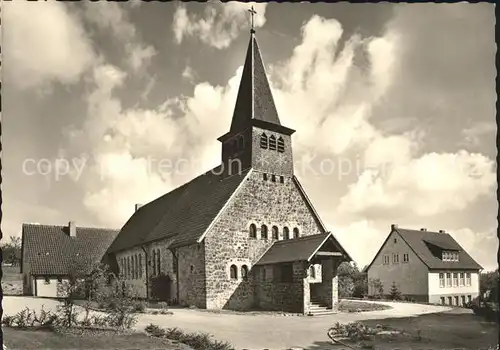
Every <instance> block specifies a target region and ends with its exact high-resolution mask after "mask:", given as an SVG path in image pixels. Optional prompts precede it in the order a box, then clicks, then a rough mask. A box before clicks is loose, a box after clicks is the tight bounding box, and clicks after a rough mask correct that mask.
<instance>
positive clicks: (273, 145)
mask: <svg viewBox="0 0 500 350" xmlns="http://www.w3.org/2000/svg"><path fill="white" fill-rule="evenodd" d="M269 149H270V150H271V151H275V150H276V137H275V136H274V135H271V136H270V137H269Z"/></svg>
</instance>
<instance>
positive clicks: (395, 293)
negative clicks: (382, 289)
mask: <svg viewBox="0 0 500 350" xmlns="http://www.w3.org/2000/svg"><path fill="white" fill-rule="evenodd" d="M389 299H391V300H400V299H401V292H400V291H399V289H398V287H397V286H396V282H392V285H391V289H390V290H389Z"/></svg>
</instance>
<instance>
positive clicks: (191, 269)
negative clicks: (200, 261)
mask: <svg viewBox="0 0 500 350" xmlns="http://www.w3.org/2000/svg"><path fill="white" fill-rule="evenodd" d="M189 271H190V272H191V273H193V272H194V265H191V266H190V267H189Z"/></svg>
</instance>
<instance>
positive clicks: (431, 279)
mask: <svg viewBox="0 0 500 350" xmlns="http://www.w3.org/2000/svg"><path fill="white" fill-rule="evenodd" d="M447 272H449V273H451V274H452V283H453V273H454V272H456V273H459V274H460V272H464V273H466V271H437V272H429V274H428V284H429V302H431V303H435V304H441V297H444V298H445V303H446V304H448V297H452V301H453V304H454V303H455V296H458V297H459V300H460V304H461V299H462V296H463V295H464V296H465V297H466V300H467V299H468V296H469V295H470V296H471V298H472V299H474V298H475V297H477V296H478V295H479V274H478V273H477V272H472V273H471V285H470V286H463V287H460V286H458V287H446V273H447ZM440 273H444V274H445V286H444V287H440V286H439V274H440ZM459 277H460V276H459Z"/></svg>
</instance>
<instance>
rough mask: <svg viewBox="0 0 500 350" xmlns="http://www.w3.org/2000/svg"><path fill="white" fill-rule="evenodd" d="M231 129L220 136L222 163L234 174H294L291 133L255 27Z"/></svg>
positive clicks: (226, 169)
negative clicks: (279, 109)
mask: <svg viewBox="0 0 500 350" xmlns="http://www.w3.org/2000/svg"><path fill="white" fill-rule="evenodd" d="M250 12H251V13H252V28H251V30H250V42H249V44H248V49H247V54H246V59H245V64H244V66H243V74H242V77H241V82H240V86H239V90H238V97H237V99H236V105H235V108H234V113H233V119H232V122H231V128H230V130H229V132H227V133H226V134H224V135H223V136H221V137H219V138H218V140H219V141H220V142H221V143H222V166H223V167H224V170H225V174H226V175H227V176H231V175H233V174H235V173H237V172H238V170H245V169H248V168H250V167H252V168H253V169H254V170H256V171H259V172H262V173H266V174H269V176H272V175H275V176H276V175H277V176H288V177H290V176H292V175H293V154H292V139H291V136H292V134H293V133H294V132H295V130H293V129H290V128H287V127H285V126H283V125H281V122H280V119H279V117H278V112H277V110H276V106H275V104H274V99H273V95H272V93H271V88H270V85H269V81H268V79H267V75H266V71H265V68H264V63H263V61H262V57H261V54H260V50H259V45H258V44H257V39H256V37H255V30H254V28H253V14H255V11H253V8H252V10H251V11H250Z"/></svg>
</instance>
